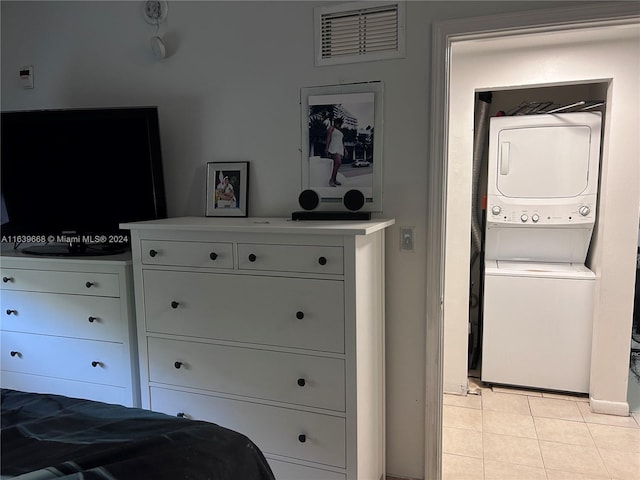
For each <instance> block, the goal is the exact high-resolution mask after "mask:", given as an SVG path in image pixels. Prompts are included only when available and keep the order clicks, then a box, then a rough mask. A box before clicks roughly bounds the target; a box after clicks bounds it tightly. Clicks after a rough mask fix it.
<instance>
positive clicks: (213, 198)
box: [205, 162, 249, 217]
mask: <svg viewBox="0 0 640 480" xmlns="http://www.w3.org/2000/svg"><path fill="white" fill-rule="evenodd" d="M248 188H249V162H226V163H219V162H210V163H207V205H206V209H205V215H206V216H207V217H246V216H247V200H248V193H249V192H248Z"/></svg>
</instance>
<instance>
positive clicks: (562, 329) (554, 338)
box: [481, 112, 601, 392]
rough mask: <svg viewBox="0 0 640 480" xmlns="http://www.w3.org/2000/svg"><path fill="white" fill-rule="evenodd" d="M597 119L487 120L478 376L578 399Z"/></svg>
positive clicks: (589, 285) (586, 327) (585, 377)
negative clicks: (568, 394) (571, 393)
mask: <svg viewBox="0 0 640 480" xmlns="http://www.w3.org/2000/svg"><path fill="white" fill-rule="evenodd" d="M600 126H601V114H600V112H576V113H565V114H539V115H527V116H519V117H497V118H492V119H491V121H490V131H489V160H488V175H487V179H488V180H487V181H488V183H487V222H486V230H485V268H484V287H483V288H484V301H483V332H482V338H483V340H482V367H481V379H482V380H483V381H485V382H490V383H500V384H507V385H517V386H524V387H535V388H543V389H550V390H560V391H569V392H588V387H589V375H590V362H591V331H592V326H593V319H592V317H593V295H594V288H595V287H594V285H595V275H594V273H593V272H592V271H590V270H589V269H588V268H587V267H586V266H585V265H584V262H585V259H586V256H587V252H588V249H589V245H590V242H591V236H592V233H593V228H594V224H595V218H596V206H597V203H596V202H597V192H598V171H599V161H600Z"/></svg>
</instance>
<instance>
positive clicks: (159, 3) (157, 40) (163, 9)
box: [142, 0, 169, 60]
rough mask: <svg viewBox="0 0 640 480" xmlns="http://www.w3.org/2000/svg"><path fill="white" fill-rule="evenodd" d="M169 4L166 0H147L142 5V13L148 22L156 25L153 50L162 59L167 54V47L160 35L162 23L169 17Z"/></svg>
mask: <svg viewBox="0 0 640 480" xmlns="http://www.w3.org/2000/svg"><path fill="white" fill-rule="evenodd" d="M168 10H169V6H168V5H167V2H166V1H164V0H147V1H145V2H144V4H143V6H142V15H143V16H144V19H145V20H146V21H147V23H150V24H151V25H155V26H156V33H155V35H154V36H153V37H151V40H150V44H151V51H152V52H153V54H154V55H155V56H156V58H158V59H160V60H162V59H163V58H165V56H166V55H167V49H166V47H165V45H164V42H163V40H162V37H161V36H160V35H158V30H159V29H160V24H161V23H163V22H164V21H165V20H166V19H167V13H168Z"/></svg>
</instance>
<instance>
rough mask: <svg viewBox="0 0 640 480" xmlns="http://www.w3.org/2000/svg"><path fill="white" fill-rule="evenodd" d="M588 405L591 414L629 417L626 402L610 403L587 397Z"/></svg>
mask: <svg viewBox="0 0 640 480" xmlns="http://www.w3.org/2000/svg"><path fill="white" fill-rule="evenodd" d="M589 405H590V406H591V411H592V412H593V413H603V414H605V415H618V416H620V417H628V416H629V403H628V402H610V401H608V400H596V399H595V398H593V397H589Z"/></svg>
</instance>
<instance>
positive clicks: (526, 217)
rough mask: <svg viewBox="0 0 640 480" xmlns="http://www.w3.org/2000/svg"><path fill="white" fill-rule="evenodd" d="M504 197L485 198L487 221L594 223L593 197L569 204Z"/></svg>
mask: <svg viewBox="0 0 640 480" xmlns="http://www.w3.org/2000/svg"><path fill="white" fill-rule="evenodd" d="M505 200H507V199H505V198H504V197H494V196H489V197H488V198H487V223H490V222H491V223H501V224H516V225H547V226H549V225H563V226H564V225H589V224H593V223H595V218H596V202H595V199H584V201H581V202H578V203H574V202H572V203H571V204H564V205H563V204H556V205H535V204H532V203H531V202H530V203H528V204H525V205H523V204H522V203H510V202H508V201H505Z"/></svg>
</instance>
